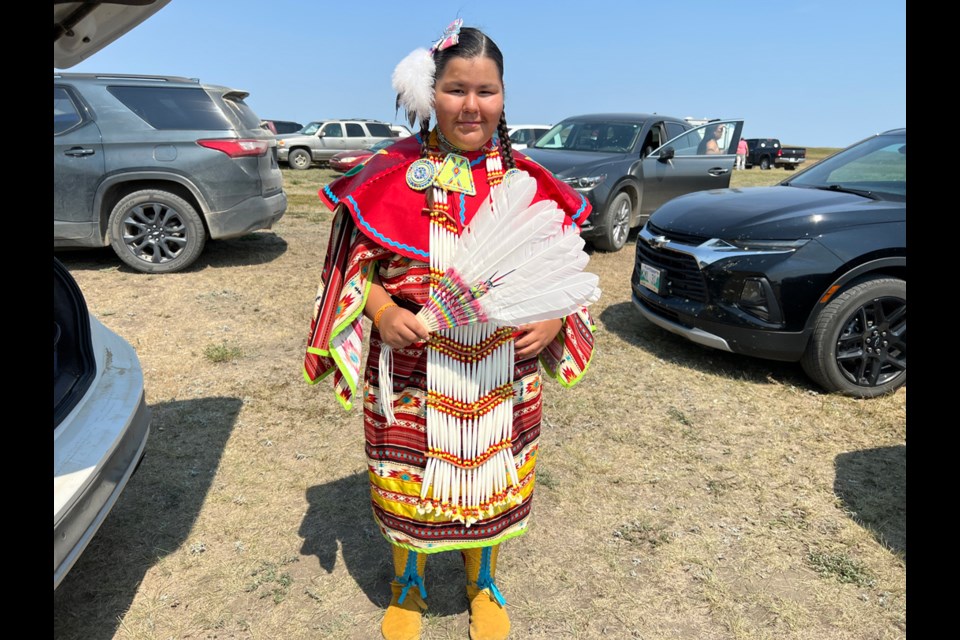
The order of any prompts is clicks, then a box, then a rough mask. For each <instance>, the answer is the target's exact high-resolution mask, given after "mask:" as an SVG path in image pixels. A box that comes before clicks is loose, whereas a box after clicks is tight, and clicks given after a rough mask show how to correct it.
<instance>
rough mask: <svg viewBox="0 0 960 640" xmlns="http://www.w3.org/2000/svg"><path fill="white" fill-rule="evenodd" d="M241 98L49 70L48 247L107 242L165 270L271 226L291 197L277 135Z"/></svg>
mask: <svg viewBox="0 0 960 640" xmlns="http://www.w3.org/2000/svg"><path fill="white" fill-rule="evenodd" d="M57 6H58V7H59V6H61V5H57ZM247 95H248V94H247V92H245V91H240V90H238V89H231V88H228V87H223V86H219V85H210V84H204V83H201V82H199V81H198V80H196V79H190V78H180V77H174V76H137V75H120V74H90V73H83V74H77V73H54V76H53V164H54V177H53V189H54V211H53V246H54V248H66V247H105V246H110V247H112V248H113V250H114V251H115V252H116V254H117V255H118V256H119V257H120V259H121V260H123V261H124V262H125V263H126V264H127V265H129V266H131V267H133V268H134V269H136V270H138V271H144V272H147V273H169V272H172V271H180V270H182V269H184V268H186V267H187V266H189V265H190V264H192V263H193V261H194V260H196V259H197V257H198V256H199V255H200V253H201V252H202V251H203V247H204V244H205V243H206V241H207V239H208V238H212V239H224V238H234V237H237V236H242V235H244V234H247V233H249V232H251V231H255V230H257V229H269V228H270V227H271V226H272V225H273V224H274V223H275V222H276V221H277V220H279V219H280V218H281V217H282V216H283V214H284V212H285V211H286V209H287V196H286V193H284V191H283V174H282V173H281V172H280V167H279V166H278V164H277V157H276V145H277V142H276V139H275V138H274V136H273V135H271V134H270V132H269V131H267V130H265V129H264V128H262V127H261V126H260V122H261V120H260V118H259V117H257V115H256V114H255V113H254V112H253V111H252V110H251V109H250V107H249V106H247V104H246V102H244V99H245V98H246V97H247Z"/></svg>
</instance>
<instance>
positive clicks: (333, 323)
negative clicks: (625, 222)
mask: <svg viewBox="0 0 960 640" xmlns="http://www.w3.org/2000/svg"><path fill="white" fill-rule="evenodd" d="M431 142H435V134H434V136H433V137H432V139H431ZM430 151H431V152H430V158H431V159H432V160H433V161H435V162H436V163H437V167H440V166H441V165H443V164H444V162H445V158H444V155H443V154H442V153H441V152H440V151H439V150H438V149H437V148H436V145H435V144H433V145H431V146H430ZM513 155H514V160H515V163H516V165H517V168H518V169H520V170H522V171H525V172H527V173H529V174H530V175H531V176H532V177H534V178H535V179H536V181H537V193H536V196H535V197H534V202H537V201H540V200H543V199H551V200H553V201H554V202H556V204H557V206H558V207H559V208H560V209H561V210H562V211H563V212H564V213H565V216H566V217H565V224H571V225H578V224H581V223H582V222H583V221H584V220H585V219H586V218H587V215H588V214H589V213H590V205H589V203H588V202H587V201H586V200H585V199H584V198H583V196H581V195H580V194H579V193H577V192H576V191H574V190H573V189H572V188H570V187H569V186H568V185H566V184H564V183H562V182H559V181H558V180H556V179H555V178H554V177H553V175H552V174H550V172H548V171H547V170H545V169H544V168H543V167H541V166H539V165H538V164H536V163H534V162H532V161H531V160H529V159H528V158H526V157H525V156H523V155H522V154H520V153H518V152H514V154H513ZM457 158H458V159H459V162H460V165H458V166H454V167H453V168H452V170H450V171H447V172H446V174H444V175H446V176H447V178H448V179H449V180H451V181H459V182H460V184H463V183H471V182H472V184H471V185H470V186H471V187H472V191H473V194H470V193H469V191H470V190H468V189H463V190H459V191H458V190H456V189H455V188H454V189H452V190H446V189H444V192H443V193H441V194H440V195H441V197H440V198H439V199H436V198H435V199H434V203H433V205H432V207H428V206H427V202H428V201H427V198H426V197H425V193H424V191H423V190H417V189H416V188H414V187H413V186H411V185H410V184H409V180H408V175H409V174H408V169H409V168H410V167H411V164H413V163H414V162H415V161H417V160H419V159H420V140H419V137H418V136H411V137H409V138H405V139H403V140H401V141H399V142H397V143H395V144H394V145H392V146H390V147H388V148H386V149H384V150H382V151H380V152H379V153H377V154H375V155H374V156H372V157H371V158H370V159H369V160H368V161H367V162H366V163H365V164H364V165H363V167H362V168H361V169H360V170H359V171H357V172H351V173H348V174H347V175H345V176H343V177H341V178H338V179H337V180H335V181H334V182H332V183H330V184H329V185H326V186H325V187H323V188H322V189H321V190H320V192H319V196H320V198H321V200H322V201H323V202H324V204H326V206H327V207H329V208H330V210H331V211H333V212H334V219H333V222H332V227H331V234H330V241H329V245H328V248H327V254H326V258H325V260H324V264H323V271H322V274H321V282H320V286H319V288H318V291H317V297H316V303H315V308H314V315H313V319H312V321H311V327H310V336H309V340H308V345H307V353H306V357H305V360H304V369H303V372H304V377H305V378H306V380H307V382H309V383H311V384H313V383H317V382H319V381H320V380H322V379H324V378H326V377H327V376H332V381H333V385H334V390H335V394H336V397H337V399H338V400H339V401H340V403H341V404H342V405H343V407H344V408H345V409H348V410H349V409H351V408H352V406H353V403H354V398H355V397H356V396H357V395H358V394H360V397H361V398H362V406H363V424H364V439H365V443H366V446H365V453H366V458H367V468H368V474H369V480H370V495H371V503H372V508H373V515H374V519H375V520H376V522H377V524H378V526H379V527H380V530H381V532H382V534H383V535H384V536H385V537H386V538H387V539H388V541H389V542H391V543H392V544H394V545H397V546H399V547H403V548H405V549H408V550H410V551H416V552H419V553H427V554H429V553H435V552H440V551H447V550H453V549H470V548H476V547H488V546H492V545H496V544H499V543H500V542H502V541H504V540H507V539H509V538H512V537H515V536H517V535H520V534H521V533H523V532H525V531H526V529H527V526H528V524H529V519H530V512H531V504H532V497H533V488H534V483H535V480H536V473H535V468H536V462H537V447H538V441H539V436H540V423H541V407H542V398H541V376H542V375H543V374H544V373H545V374H547V375H549V376H550V377H553V378H554V379H556V380H557V381H558V382H559V383H560V385H562V386H564V387H570V386H573V385H574V384H575V383H576V382H578V381H579V380H580V378H581V377H582V376H583V374H584V373H585V372H586V370H587V367H588V365H589V362H590V359H591V356H592V352H593V330H594V325H593V321H592V319H591V317H590V314H589V312H588V311H587V309H586V308H582V309H581V310H580V311H579V312H577V313H575V314H571V315H569V316H567V317H566V318H564V321H563V326H562V329H561V331H560V332H559V333H558V334H557V336H556V338H555V339H554V340H553V341H552V342H551V343H550V344H549V345H548V347H547V348H546V349H545V350H544V351H543V352H542V353H541V354H540V355H539V357H533V358H527V359H516V358H514V357H513V355H512V354H513V345H512V341H513V340H514V331H515V329H514V328H510V327H494V326H489V327H476V328H473V329H471V330H468V331H463V330H458V329H452V330H446V331H441V332H438V333H435V334H431V336H430V338H429V339H428V340H426V341H422V342H415V343H413V344H411V345H409V346H408V347H407V348H404V349H394V350H393V365H392V389H384V388H382V387H381V375H380V371H379V368H378V362H379V358H380V351H381V346H382V344H381V340H380V334H379V332H378V331H377V329H376V328H375V327H371V332H370V349H369V355H368V357H367V359H366V363H365V364H364V363H363V362H362V361H361V360H362V344H363V332H364V327H363V322H362V320H363V309H364V305H365V304H366V300H367V293H368V291H369V288H370V284H371V281H372V278H373V276H374V274H375V273H376V274H377V275H378V276H379V281H380V284H381V285H382V286H383V287H384V289H386V291H387V292H388V293H389V294H390V295H391V296H392V298H393V300H394V301H395V302H396V303H397V304H398V305H400V306H402V307H404V308H406V309H408V310H410V311H412V312H414V313H416V311H417V310H418V309H419V307H420V306H421V305H422V304H423V303H424V302H425V301H426V300H427V297H428V295H429V292H430V286H431V282H432V281H433V280H435V279H436V278H437V277H438V273H437V264H436V258H437V255H439V254H438V253H437V251H438V250H437V249H436V247H434V263H433V264H431V243H433V244H436V243H437V240H436V238H437V234H438V233H439V234H441V235H443V234H447V235H458V234H459V233H461V232H462V231H463V229H464V227H465V226H466V225H468V224H469V222H470V220H471V219H472V217H473V215H474V213H475V212H476V211H477V208H478V206H479V205H480V204H481V203H482V202H483V201H484V200H485V199H486V198H488V197H489V195H490V190H491V188H497V186H498V185H499V184H500V181H501V180H502V178H503V170H502V164H501V158H500V155H499V147H498V146H497V144H496V142H495V141H493V142H491V143H489V144H488V145H487V146H485V147H484V148H483V149H481V150H479V151H476V152H464V153H462V155H460V156H457ZM464 158H465V161H464V160H463V159H464ZM468 165H469V166H468ZM458 171H459V173H457V172H458ZM466 171H469V173H470V178H471V179H466V178H467V176H466V175H465V173H464V172H466ZM438 193H439V192H438ZM438 200H439V201H438ZM431 238H433V240H431ZM460 329H463V328H460ZM507 353H509V354H510V356H509V357H510V361H509V362H506V363H505V362H504V360H503V359H504V354H507ZM498 358H499V360H498ZM438 362H441V363H445V364H444V366H447V367H451V366H452V367H453V368H454V369H457V370H459V371H461V374H462V375H463V376H465V377H466V378H465V379H467V380H469V379H470V377H471V376H475V377H478V378H482V379H483V380H485V381H486V382H485V383H484V384H480V385H479V386H478V387H475V391H474V392H473V395H472V396H470V395H469V394H468V396H464V395H463V394H458V393H457V392H456V390H451V389H447V388H446V387H443V386H442V385H438V383H437V382H436V380H437V378H436V375H435V374H431V372H432V371H434V370H435V369H436V368H437V367H439V366H440V365H438V364H437V363H438ZM484 367H487V368H484ZM497 367H499V369H498V368H497ZM491 372H492V373H491ZM498 372H499V373H498ZM431 375H433V376H434V377H433V378H432V381H431ZM361 376H362V378H361ZM497 376H500V377H499V378H498V377H497ZM476 389H479V391H476ZM385 402H389V403H391V406H392V409H393V415H394V421H393V422H392V423H391V422H390V421H388V420H387V419H386V418H385V417H384V412H383V406H384V403H385ZM497 415H499V416H500V418H499V419H500V421H501V423H504V424H505V428H504V429H503V430H502V432H500V433H499V435H497V434H496V433H493V434H492V435H489V437H487V439H486V440H483V439H482V434H484V433H487V432H488V431H490V429H487V427H486V426H484V425H486V424H487V423H488V422H489V421H490V420H492V419H493V418H494V417H495V416H497ZM504 421H505V422H504ZM441 422H443V424H444V425H446V426H444V427H442V428H441V427H438V424H440V423H441ZM471 425H472V426H471ZM441 429H445V431H443V430H441ZM493 431H494V432H495V431H496V429H494V430H493ZM438 434H439V435H438ZM451 439H453V440H455V441H456V442H455V443H453V444H452V445H451V443H450V442H449V440H451ZM468 441H469V443H470V444H467V443H468ZM478 443H479V444H478ZM451 478H452V479H451ZM480 478H484V479H485V481H486V485H484V486H481V485H482V483H481V482H480V480H479V479H480Z"/></svg>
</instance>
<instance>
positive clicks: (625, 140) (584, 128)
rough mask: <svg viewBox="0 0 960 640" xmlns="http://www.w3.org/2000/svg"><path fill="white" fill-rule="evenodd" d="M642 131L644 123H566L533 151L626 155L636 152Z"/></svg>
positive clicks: (553, 129)
mask: <svg viewBox="0 0 960 640" xmlns="http://www.w3.org/2000/svg"><path fill="white" fill-rule="evenodd" d="M641 129H643V122H581V121H577V120H567V121H564V122H561V123H560V124H558V125H555V126H554V127H553V128H552V129H550V130H549V131H547V132H546V133H545V134H543V136H542V137H541V138H540V139H539V140H537V142H536V143H535V144H534V145H533V148H534V149H567V150H570V151H596V152H600V153H626V152H628V151H630V150H631V149H633V147H634V145H635V144H636V142H637V135H638V134H639V133H640V130H641Z"/></svg>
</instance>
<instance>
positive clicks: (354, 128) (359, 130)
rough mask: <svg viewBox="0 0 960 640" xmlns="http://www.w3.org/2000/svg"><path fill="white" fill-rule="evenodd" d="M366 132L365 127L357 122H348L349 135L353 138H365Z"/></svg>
mask: <svg viewBox="0 0 960 640" xmlns="http://www.w3.org/2000/svg"><path fill="white" fill-rule="evenodd" d="M366 135H367V134H366V133H365V132H364V130H363V127H361V126H360V125H358V124H357V123H356V122H348V123H347V136H349V137H351V138H363V137H366Z"/></svg>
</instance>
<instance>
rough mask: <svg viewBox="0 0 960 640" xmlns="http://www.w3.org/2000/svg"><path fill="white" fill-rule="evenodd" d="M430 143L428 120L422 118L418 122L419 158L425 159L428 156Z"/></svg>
mask: <svg viewBox="0 0 960 640" xmlns="http://www.w3.org/2000/svg"><path fill="white" fill-rule="evenodd" d="M429 142H430V118H424V119H423V120H421V121H420V157H421V158H426V157H427V156H428V155H429V153H430V152H429Z"/></svg>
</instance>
